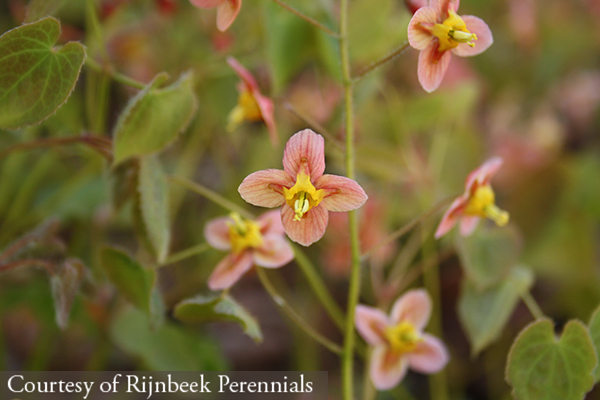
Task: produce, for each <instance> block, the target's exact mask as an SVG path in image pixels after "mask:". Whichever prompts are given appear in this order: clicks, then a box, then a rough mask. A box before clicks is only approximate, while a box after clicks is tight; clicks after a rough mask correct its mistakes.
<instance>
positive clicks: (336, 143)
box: [280, 100, 345, 152]
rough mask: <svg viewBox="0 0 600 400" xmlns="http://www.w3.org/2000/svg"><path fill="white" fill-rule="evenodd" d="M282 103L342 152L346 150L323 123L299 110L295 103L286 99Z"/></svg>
mask: <svg viewBox="0 0 600 400" xmlns="http://www.w3.org/2000/svg"><path fill="white" fill-rule="evenodd" d="M280 103H281V105H282V106H283V108H285V109H286V110H287V111H289V112H290V113H292V114H294V115H295V116H296V117H297V118H298V119H300V120H301V121H302V122H304V123H305V124H307V125H308V126H310V127H311V128H313V129H314V130H315V131H317V133H320V134H321V135H323V136H324V137H325V139H327V140H329V142H331V144H333V145H334V146H335V147H336V148H337V149H339V150H341V151H342V152H343V151H344V150H345V148H344V144H343V143H341V142H340V141H339V140H337V139H336V137H335V136H333V134H332V133H331V132H329V131H328V130H327V128H325V127H324V126H323V125H321V124H320V123H318V122H317V121H315V120H314V119H312V118H311V117H309V116H308V115H306V114H305V113H304V112H302V111H300V110H298V109H297V108H296V107H294V105H293V104H291V103H289V102H287V101H285V100H282V101H281V102H280Z"/></svg>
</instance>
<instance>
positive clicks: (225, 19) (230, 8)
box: [190, 0, 242, 32]
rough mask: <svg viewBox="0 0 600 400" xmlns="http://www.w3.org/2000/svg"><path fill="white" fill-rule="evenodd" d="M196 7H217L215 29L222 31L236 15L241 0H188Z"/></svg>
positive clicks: (240, 5)
mask: <svg viewBox="0 0 600 400" xmlns="http://www.w3.org/2000/svg"><path fill="white" fill-rule="evenodd" d="M190 2H191V3H192V4H193V5H194V6H196V7H198V8H216V9H217V29H219V30H220V31H221V32H224V31H226V30H227V28H229V26H230V25H231V24H232V23H233V21H234V20H235V17H237V15H238V12H240V8H241V7H242V0H190Z"/></svg>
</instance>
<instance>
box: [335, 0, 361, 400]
mask: <svg viewBox="0 0 600 400" xmlns="http://www.w3.org/2000/svg"><path fill="white" fill-rule="evenodd" d="M348 7H349V0H341V4H340V39H339V43H340V59H341V64H342V79H343V83H344V111H345V127H346V155H345V156H346V157H345V161H346V176H347V177H348V178H350V179H355V177H354V175H355V174H354V168H355V161H354V114H353V111H354V108H353V89H354V88H353V82H352V76H351V74H350V48H349V45H348ZM348 225H349V229H350V249H351V255H352V258H351V260H352V264H351V272H350V287H349V289H348V306H347V312H346V327H345V331H344V353H343V354H342V395H343V399H344V400H353V399H354V349H355V345H356V333H355V331H354V311H355V309H356V305H357V304H358V298H359V295H360V243H359V239H358V218H357V214H356V210H353V211H350V212H349V213H348Z"/></svg>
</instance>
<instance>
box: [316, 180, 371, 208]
mask: <svg viewBox="0 0 600 400" xmlns="http://www.w3.org/2000/svg"><path fill="white" fill-rule="evenodd" d="M315 189H317V190H318V189H323V190H325V192H326V193H327V194H326V195H325V198H324V199H323V201H322V202H321V205H322V206H323V207H325V208H326V209H328V210H329V211H350V210H355V209H357V208H358V207H360V206H362V205H363V204H365V201H367V199H368V196H367V194H366V193H365V191H364V190H363V188H362V187H361V186H360V185H359V184H358V183H356V181H354V180H352V179H350V178H346V177H345V176H338V175H329V174H326V175H321V177H320V178H319V179H317V180H316V181H315Z"/></svg>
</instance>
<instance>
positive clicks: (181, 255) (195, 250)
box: [158, 243, 210, 267]
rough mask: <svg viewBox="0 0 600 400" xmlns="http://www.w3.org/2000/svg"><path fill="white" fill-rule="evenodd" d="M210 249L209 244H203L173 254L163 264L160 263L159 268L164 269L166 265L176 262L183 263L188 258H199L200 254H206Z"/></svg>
mask: <svg viewBox="0 0 600 400" xmlns="http://www.w3.org/2000/svg"><path fill="white" fill-rule="evenodd" d="M208 249H210V246H209V245H208V243H202V244H199V245H196V246H192V247H190V248H188V249H185V250H182V251H180V252H178V253H175V254H172V255H170V256H169V257H167V259H166V260H164V261H163V262H162V263H160V264H159V265H158V266H159V267H164V266H165V265H170V264H175V263H176V262H179V261H183V260H185V259H187V258H190V257H194V256H197V255H198V254H202V253H204V252H205V251H206V250H208Z"/></svg>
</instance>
